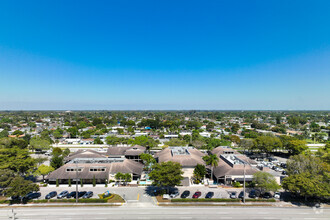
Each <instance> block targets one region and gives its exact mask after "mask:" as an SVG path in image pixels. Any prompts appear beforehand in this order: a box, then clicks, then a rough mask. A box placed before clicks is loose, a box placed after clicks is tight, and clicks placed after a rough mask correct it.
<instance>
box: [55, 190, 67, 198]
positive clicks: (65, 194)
mask: <svg viewBox="0 0 330 220" xmlns="http://www.w3.org/2000/svg"><path fill="white" fill-rule="evenodd" d="M68 194H69V192H68V191H66V190H65V191H62V192H61V193H60V194H58V195H57V198H58V199H63V198H65V197H66V196H67V195H68Z"/></svg>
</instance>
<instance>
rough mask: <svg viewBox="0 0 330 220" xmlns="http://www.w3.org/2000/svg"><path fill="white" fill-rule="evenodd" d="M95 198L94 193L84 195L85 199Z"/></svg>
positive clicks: (89, 192)
mask: <svg viewBox="0 0 330 220" xmlns="http://www.w3.org/2000/svg"><path fill="white" fill-rule="evenodd" d="M92 196H93V192H92V191H88V192H87V193H86V194H85V195H83V197H82V198H83V199H88V198H91V197H92Z"/></svg>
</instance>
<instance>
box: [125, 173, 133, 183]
mask: <svg viewBox="0 0 330 220" xmlns="http://www.w3.org/2000/svg"><path fill="white" fill-rule="evenodd" d="M123 179H124V182H125V185H127V183H128V182H131V181H132V175H131V174H130V173H125V174H124V175H123Z"/></svg>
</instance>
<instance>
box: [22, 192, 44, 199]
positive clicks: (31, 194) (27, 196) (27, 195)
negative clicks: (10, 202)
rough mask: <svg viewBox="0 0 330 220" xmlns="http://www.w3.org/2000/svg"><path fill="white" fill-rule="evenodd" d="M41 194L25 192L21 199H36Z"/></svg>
mask: <svg viewBox="0 0 330 220" xmlns="http://www.w3.org/2000/svg"><path fill="white" fill-rule="evenodd" d="M40 196H41V193H40V192H30V193H28V194H26V195H25V196H24V197H23V198H22V199H23V200H30V199H37V198H39V197H40Z"/></svg>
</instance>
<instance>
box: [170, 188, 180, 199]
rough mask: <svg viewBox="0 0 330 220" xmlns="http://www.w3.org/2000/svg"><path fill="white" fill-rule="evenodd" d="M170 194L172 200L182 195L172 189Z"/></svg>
mask: <svg viewBox="0 0 330 220" xmlns="http://www.w3.org/2000/svg"><path fill="white" fill-rule="evenodd" d="M169 194H170V197H171V198H175V197H177V196H179V195H180V193H179V190H178V189H176V188H174V189H171V190H170V193H169Z"/></svg>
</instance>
